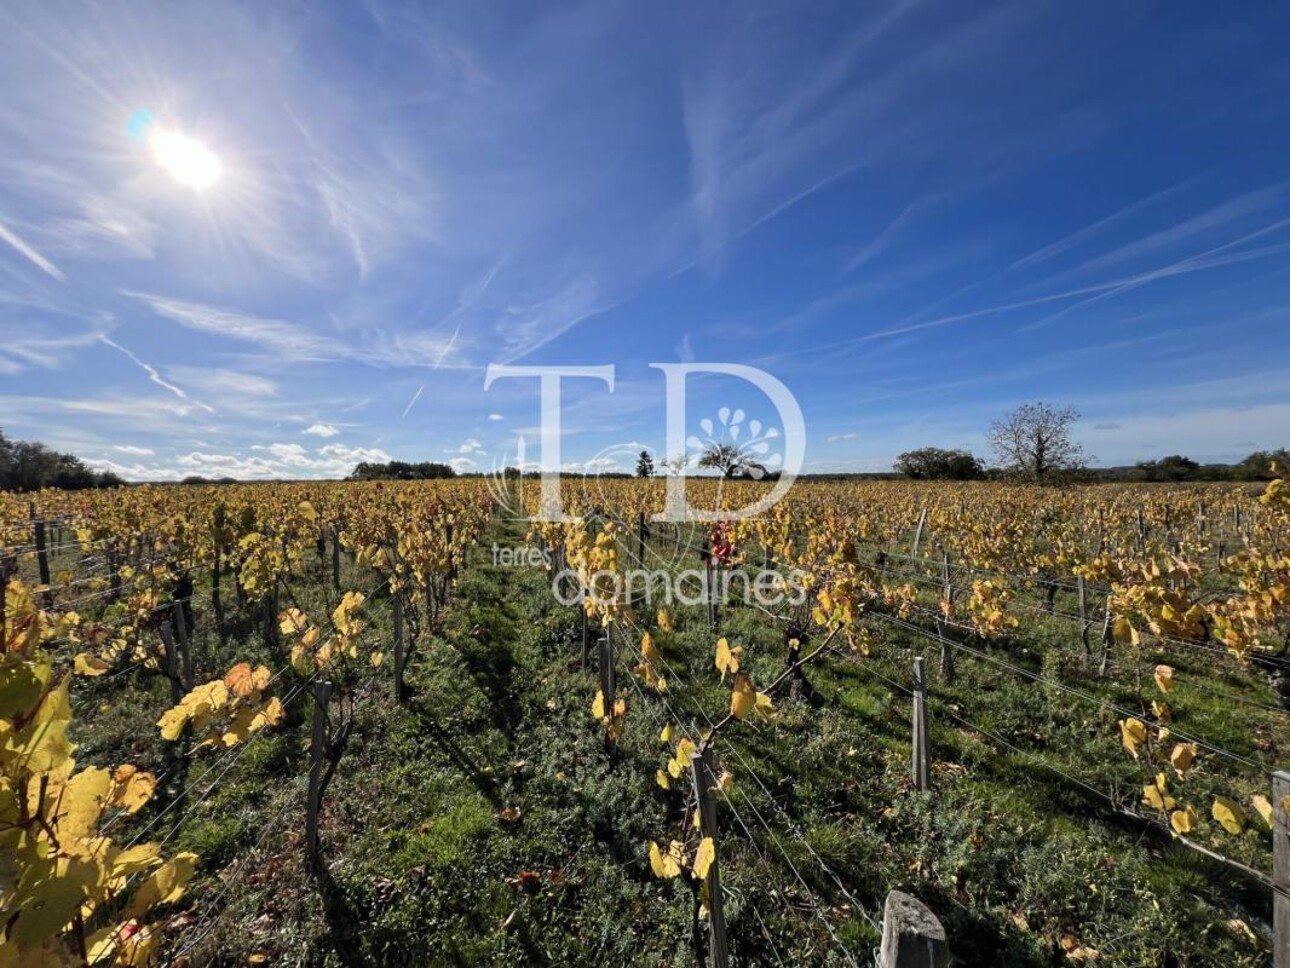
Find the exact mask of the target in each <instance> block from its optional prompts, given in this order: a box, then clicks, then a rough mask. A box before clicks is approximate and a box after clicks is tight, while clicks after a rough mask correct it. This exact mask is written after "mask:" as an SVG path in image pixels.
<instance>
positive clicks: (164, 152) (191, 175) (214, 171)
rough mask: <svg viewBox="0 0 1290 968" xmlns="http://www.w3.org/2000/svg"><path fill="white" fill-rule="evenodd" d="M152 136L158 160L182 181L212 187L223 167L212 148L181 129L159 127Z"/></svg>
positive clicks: (193, 186)
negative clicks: (182, 132) (173, 129)
mask: <svg viewBox="0 0 1290 968" xmlns="http://www.w3.org/2000/svg"><path fill="white" fill-rule="evenodd" d="M148 140H149V143H150V145H151V148H152V155H153V157H154V158H156V159H157V164H159V165H161V167H162V168H164V169H165V170H166V171H168V172H169V173H170V175H171V176H172V177H173V178H174V179H175V181H177V182H180V183H181V184H184V185H188V186H190V187H191V188H209V187H210V186H211V185H213V184H214V183H215V181H216V180H217V179H218V178H219V176H220V172H221V171H222V170H223V168H222V166H221V165H220V163H219V159H218V158H216V157H215V155H214V154H212V153H211V151H210V149H209V148H207V147H206V146H205V145H204V144H202V143H201V142H199V141H194V140H193V139H192V138H189V137H187V136H186V135H182V134H180V133H179V132H177V131H167V130H165V129H164V128H159V129H157V130H154V131H152V132H150V136H149V138H148Z"/></svg>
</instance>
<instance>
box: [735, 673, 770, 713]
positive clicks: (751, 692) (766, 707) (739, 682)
mask: <svg viewBox="0 0 1290 968" xmlns="http://www.w3.org/2000/svg"><path fill="white" fill-rule="evenodd" d="M774 711H775V707H774V705H773V704H772V703H771V701H770V696H768V695H766V694H765V693H764V692H757V691H756V690H755V689H754V688H753V684H752V679H750V678H749V677H748V675H747V673H744V672H738V673H736V674H735V685H734V689H733V690H732V691H731V693H730V714H731V715H732V716H734V717H735V719H745V718H746V717H748V716H749V715H752V714H753V713H756V714H758V715H762V716H768V715H770V714H771V713H773V712H774Z"/></svg>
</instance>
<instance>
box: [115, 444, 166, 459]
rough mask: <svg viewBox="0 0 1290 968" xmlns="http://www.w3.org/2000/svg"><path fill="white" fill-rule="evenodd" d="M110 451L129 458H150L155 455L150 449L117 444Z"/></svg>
mask: <svg viewBox="0 0 1290 968" xmlns="http://www.w3.org/2000/svg"><path fill="white" fill-rule="evenodd" d="M112 449H113V450H115V451H118V452H119V453H122V454H129V455H130V456H131V457H151V456H152V455H153V454H155V453H156V451H155V450H153V449H152V448H151V447H136V446H134V445H133V444H117V445H116V446H115V447H113V448H112Z"/></svg>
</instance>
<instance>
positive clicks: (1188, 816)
mask: <svg viewBox="0 0 1290 968" xmlns="http://www.w3.org/2000/svg"><path fill="white" fill-rule="evenodd" d="M1169 826H1171V827H1173V828H1174V832H1175V833H1180V834H1187V833H1191V831H1192V828H1193V827H1195V826H1196V811H1195V810H1193V809H1192V808H1191V807H1189V806H1184V807H1183V808H1182V809H1181V810H1175V811H1174V812H1173V813H1171V814H1170V815H1169Z"/></svg>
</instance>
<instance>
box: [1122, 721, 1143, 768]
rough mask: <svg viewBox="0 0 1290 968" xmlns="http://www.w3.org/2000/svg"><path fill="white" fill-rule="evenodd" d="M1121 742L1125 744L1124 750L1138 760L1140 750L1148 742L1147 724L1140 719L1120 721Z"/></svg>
mask: <svg viewBox="0 0 1290 968" xmlns="http://www.w3.org/2000/svg"><path fill="white" fill-rule="evenodd" d="M1120 740H1121V742H1123V743H1124V748H1125V749H1126V750H1128V751H1129V755H1130V756H1132V757H1133V758H1134V759H1135V760H1136V759H1137V758H1138V750H1139V749H1140V748H1141V747H1142V746H1143V745H1144V744H1145V743H1146V742H1147V726H1146V724H1145V723H1144V722H1143V721H1142V720H1140V719H1133V718H1130V719H1122V720H1120Z"/></svg>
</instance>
